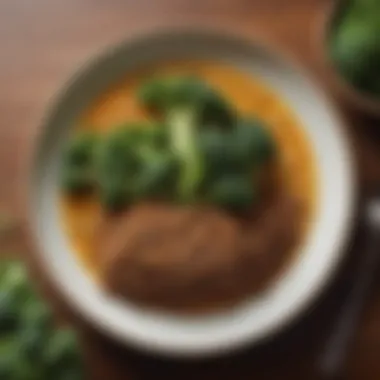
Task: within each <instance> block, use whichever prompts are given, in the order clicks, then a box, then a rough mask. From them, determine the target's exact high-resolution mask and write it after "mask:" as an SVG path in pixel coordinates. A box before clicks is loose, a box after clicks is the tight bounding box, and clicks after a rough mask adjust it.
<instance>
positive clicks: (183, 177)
mask: <svg viewBox="0 0 380 380" xmlns="http://www.w3.org/2000/svg"><path fill="white" fill-rule="evenodd" d="M167 118H168V124H169V134H170V139H171V146H172V149H173V150H174V153H175V154H176V155H177V157H178V158H179V161H180V165H181V172H180V177H179V183H178V195H179V197H180V199H181V200H182V201H190V200H192V199H194V197H195V195H196V191H197V190H198V187H199V185H200V183H201V181H202V178H203V169H204V168H203V166H204V165H203V162H202V156H201V154H200V152H199V149H198V144H197V139H196V128H197V124H196V113H195V112H193V110H192V109H189V108H175V109H173V110H171V111H170V112H169V113H168V115H167Z"/></svg>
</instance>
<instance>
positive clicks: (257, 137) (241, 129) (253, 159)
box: [234, 118, 275, 166]
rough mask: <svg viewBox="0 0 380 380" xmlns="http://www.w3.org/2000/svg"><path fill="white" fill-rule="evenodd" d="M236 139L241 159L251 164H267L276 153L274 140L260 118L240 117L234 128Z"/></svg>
mask: <svg viewBox="0 0 380 380" xmlns="http://www.w3.org/2000/svg"><path fill="white" fill-rule="evenodd" d="M234 141H235V144H236V148H237V150H238V151H239V152H240V155H241V161H242V162H246V163H247V164H248V165H250V166H260V165H262V164H265V163H267V162H268V161H270V160H271V159H273V157H274V155H275V143H274V140H273V138H272V136H271V135H270V133H269V131H268V128H267V127H266V126H265V125H264V123H263V122H262V121H261V120H259V119H255V118H245V119H240V120H239V121H238V122H237V124H236V127H235V129H234Z"/></svg>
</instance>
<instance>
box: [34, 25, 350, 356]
mask: <svg viewBox="0 0 380 380" xmlns="http://www.w3.org/2000/svg"><path fill="white" fill-rule="evenodd" d="M186 57H190V58H212V59H218V60H222V61H226V62H229V63H231V64H233V65H236V66H237V67H240V68H242V69H243V70H246V71H248V72H249V73H251V74H252V75H255V76H259V77H260V78H262V79H263V80H264V81H265V82H267V83H268V84H269V85H270V86H271V87H272V88H274V89H275V90H276V91H277V92H278V93H279V94H281V95H282V96H283V97H284V98H285V99H286V100H287V102H288V103H289V104H290V106H291V107H292V108H293V109H294V111H295V112H296V114H297V115H298V117H299V118H300V120H301V122H302V124H303V126H304V128H305V130H306V133H307V136H308V138H309V139H310V141H311V145H312V149H313V150H314V155H315V157H316V161H317V169H318V170H317V175H318V199H317V215H316V218H315V222H314V223H313V226H312V228H311V231H310V233H309V235H308V237H307V241H306V244H305V245H304V246H303V247H302V249H301V252H300V254H299V255H298V258H297V259H296V260H294V263H293V264H292V265H290V266H289V267H288V268H287V270H286V271H285V272H284V273H283V275H282V276H281V277H280V278H279V279H278V280H277V281H276V282H275V283H273V284H272V285H271V286H270V287H269V288H268V289H267V290H266V291H265V292H264V293H263V294H261V295H260V296H259V297H258V296H252V297H251V298H250V299H248V300H247V301H246V302H244V303H242V304H241V305H239V306H237V307H235V308H231V309H228V310H226V311H223V312H220V313H216V314H211V315H204V316H196V317H190V316H189V317H186V316H178V315H173V314H165V313H162V312H156V311H154V310H149V309H141V308H140V307H137V306H136V305H134V304H133V303H129V302H127V301H125V302H123V301H119V300H116V299H114V298H112V297H111V296H109V295H108V294H104V293H103V292H102V291H101V290H100V289H99V288H98V287H97V286H96V284H95V283H94V282H93V281H92V280H91V278H90V277H89V276H88V274H87V273H86V271H85V270H84V269H83V268H82V267H81V266H80V265H79V263H78V262H77V261H76V259H75V255H74V254H73V252H71V249H70V245H69V242H68V239H67V237H66V236H65V234H64V233H63V230H62V226H61V221H60V218H59V212H58V207H57V200H58V167H59V161H60V154H61V149H62V145H63V143H64V141H65V139H66V138H67V136H68V132H69V130H70V128H71V127H72V126H73V125H74V124H75V121H76V119H77V117H78V115H80V114H81V112H82V111H83V110H84V108H86V106H87V105H88V104H89V103H91V101H92V100H93V99H94V98H95V97H96V96H97V95H98V94H100V93H101V92H102V91H104V90H105V89H106V88H107V87H108V86H109V85H110V84H111V83H113V82H115V81H117V80H118V78H120V77H121V76H124V75H125V74H126V73H127V72H128V71H129V70H133V69H135V68H136V67H138V66H140V65H143V64H146V63H151V62H154V61H160V60H171V59H175V58H186ZM42 128H43V130H42V134H41V138H40V139H39V141H38V142H37V144H36V155H35V160H34V162H33V170H32V171H31V177H30V183H31V187H30V193H29V194H30V199H29V202H30V218H31V221H30V222H31V226H32V229H33V234H34V235H35V238H36V239H35V240H36V241H37V244H38V252H39V253H38V259H39V260H40V262H42V264H43V266H44V269H45V271H46V273H47V275H48V276H49V277H50V278H51V279H52V280H53V281H55V282H56V285H57V286H58V288H59V289H60V291H61V292H62V294H63V296H64V297H65V298H66V300H67V302H69V303H70V305H71V306H72V307H73V308H75V309H76V310H77V311H79V312H80V313H81V314H82V315H83V316H84V317H85V318H86V319H87V320H88V321H89V322H91V323H92V324H93V325H95V326H96V327H97V328H99V329H101V330H102V331H103V332H104V333H106V334H109V335H111V336H112V337H114V338H117V339H118V340H120V341H122V342H125V343H128V344H132V345H134V346H135V347H138V348H140V349H143V350H149V351H152V352H156V353H161V354H166V355H177V356H178V355H181V356H205V355H214V354H218V353H220V352H224V351H228V350H233V349H236V348H238V347H241V346H244V345H246V344H249V343H255V342H258V341H259V340H262V339H263V338H266V337H269V336H271V335H273V334H274V333H275V332H277V331H279V330H280V329H282V328H283V327H285V326H286V325H288V324H289V322H291V321H292V320H294V318H295V317H296V316H298V315H299V314H300V313H301V312H302V311H304V310H305V308H306V307H307V306H308V305H309V304H310V303H311V302H312V301H313V300H315V298H316V296H317V295H318V294H319V293H320V291H321V289H322V288H323V287H324V286H325V285H326V283H327V282H328V280H329V279H330V278H331V277H332V274H333V271H334V269H335V268H336V266H337V264H338V263H339V261H340V259H341V257H342V248H344V243H345V242H346V240H347V238H348V235H349V232H350V227H351V217H352V214H353V203H354V197H353V193H354V183H353V174H352V158H351V155H350V151H349V148H348V144H347V141H346V138H345V135H344V133H343V131H342V125H341V120H340V119H339V118H338V117H337V115H336V112H335V109H334V108H333V106H332V104H331V103H330V101H328V99H326V97H325V96H324V94H323V92H322V91H321V90H320V88H319V87H318V86H317V85H316V83H314V82H313V81H312V80H311V79H310V77H309V76H308V75H307V74H305V72H304V71H303V70H302V69H300V68H299V67H298V66H295V65H294V64H293V63H290V62H288V61H287V60H284V59H283V58H282V57H279V56H278V55H277V54H275V53H273V51H272V50H271V49H268V48H266V47H263V46H261V45H260V44H257V43H252V42H248V41H244V40H240V39H238V38H235V37H231V36H223V35H221V34H218V33H214V32H205V31H189V30H175V31H171V32H164V33H160V34H157V32H156V33H155V34H152V35H149V36H144V37H141V38H138V39H134V40H132V41H130V42H128V43H127V42H126V43H123V44H121V45H119V46H117V47H116V48H114V49H112V50H110V51H108V52H106V53H105V54H104V55H101V56H100V57H98V58H96V59H95V60H93V61H92V62H91V63H90V64H89V65H88V66H86V67H85V68H84V69H82V70H81V71H80V73H79V74H77V75H76V76H75V77H74V79H73V80H72V81H70V83H69V84H68V85H67V86H66V88H65V89H64V90H63V91H62V92H61V93H60V95H59V96H58V98H57V99H56V101H55V103H54V105H53V107H52V108H51V110H50V112H49V114H48V116H47V118H46V120H45V123H44V125H43V126H42Z"/></svg>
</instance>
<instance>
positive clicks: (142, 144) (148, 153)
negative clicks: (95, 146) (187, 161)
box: [97, 122, 177, 211]
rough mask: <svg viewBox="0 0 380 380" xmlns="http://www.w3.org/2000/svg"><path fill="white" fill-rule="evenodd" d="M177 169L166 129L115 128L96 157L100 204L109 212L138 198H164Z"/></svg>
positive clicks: (152, 125) (143, 125)
mask: <svg viewBox="0 0 380 380" xmlns="http://www.w3.org/2000/svg"><path fill="white" fill-rule="evenodd" d="M176 168H177V163H176V161H175V159H174V155H173V154H171V152H170V150H169V149H168V135H167V128H165V127H163V126H162V125H161V124H157V123H146V122H144V123H140V124H139V123H133V124H125V125H123V126H120V127H118V128H115V129H114V130H112V131H111V132H110V133H109V134H108V135H107V136H106V138H105V139H104V141H103V142H101V143H100V145H99V150H98V155H97V180H98V188H99V192H100V199H101V202H102V204H103V206H104V207H105V208H106V209H107V210H109V211H119V210H121V209H122V208H123V207H125V206H126V205H127V204H129V203H131V202H132V201H134V200H136V199H141V198H147V197H151V196H156V195H161V194H163V193H165V192H166V191H167V190H169V189H170V188H173V187H174V185H173V183H174V182H176V181H177V179H176V177H175V176H176V173H177V171H176Z"/></svg>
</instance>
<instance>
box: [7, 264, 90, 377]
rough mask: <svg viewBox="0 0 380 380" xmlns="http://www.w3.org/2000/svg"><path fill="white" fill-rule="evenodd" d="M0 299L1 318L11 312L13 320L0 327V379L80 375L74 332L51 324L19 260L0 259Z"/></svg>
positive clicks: (80, 364)
mask: <svg viewBox="0 0 380 380" xmlns="http://www.w3.org/2000/svg"><path fill="white" fill-rule="evenodd" d="M0 300H3V301H4V300H6V301H4V302H3V303H2V304H0V320H1V319H2V318H3V317H4V315H10V314H11V315H12V320H11V322H12V323H10V324H7V325H6V328H0V379H9V380H49V379H63V378H65V377H64V376H66V379H74V378H75V379H78V380H79V379H82V378H83V366H82V363H81V356H80V354H79V346H78V343H77V341H76V339H75V337H74V335H73V334H74V333H73V332H72V331H66V330H64V331H62V330H61V329H57V327H56V326H54V323H53V316H52V314H51V312H50V311H49V310H48V309H47V307H46V306H45V305H44V304H43V303H42V302H41V301H40V300H39V299H38V297H37V296H36V294H35V293H34V292H33V290H32V289H31V286H30V284H29V282H28V278H27V273H26V270H25V268H24V266H23V265H22V263H20V262H17V261H8V260H7V261H2V262H0ZM4 313H5V314H4ZM0 324H1V322H0ZM2 327H4V325H3V326H2ZM67 335H68V336H69V338H67Z"/></svg>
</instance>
